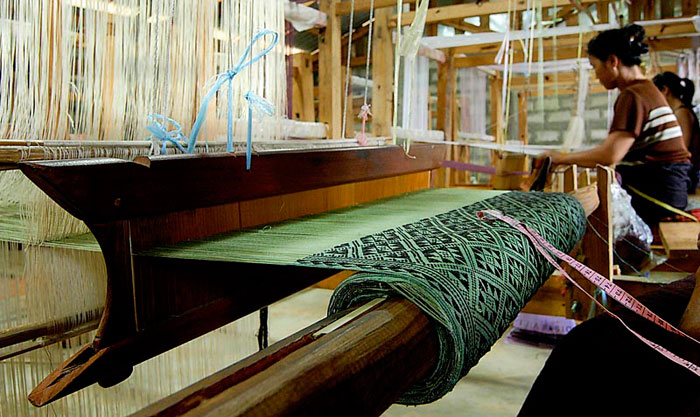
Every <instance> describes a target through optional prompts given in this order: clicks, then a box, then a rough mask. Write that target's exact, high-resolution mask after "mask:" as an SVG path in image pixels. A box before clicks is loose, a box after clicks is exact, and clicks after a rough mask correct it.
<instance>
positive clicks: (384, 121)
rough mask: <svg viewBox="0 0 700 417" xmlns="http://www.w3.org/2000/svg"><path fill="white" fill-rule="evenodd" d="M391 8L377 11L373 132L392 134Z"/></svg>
mask: <svg viewBox="0 0 700 417" xmlns="http://www.w3.org/2000/svg"><path fill="white" fill-rule="evenodd" d="M390 15H391V10H387V9H379V10H377V11H376V12H375V15H374V16H375V18H374V28H373V34H372V38H373V39H372V102H371V106H372V108H371V109H372V118H371V122H372V133H373V134H374V135H375V136H390V135H391V124H392V114H393V106H392V105H393V98H392V97H393V94H392V85H393V82H394V80H393V78H392V75H393V68H394V50H393V43H392V38H391V31H390V30H389V16H390Z"/></svg>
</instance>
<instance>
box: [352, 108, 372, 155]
mask: <svg viewBox="0 0 700 417" xmlns="http://www.w3.org/2000/svg"><path fill="white" fill-rule="evenodd" d="M369 107H370V105H369V104H367V103H365V104H363V105H362V107H361V108H360V114H358V115H357V117H359V118H360V119H362V131H361V132H359V133H358V134H357V135H355V139H357V143H359V144H360V146H365V145H367V141H368V140H369V138H368V137H367V134H366V133H365V125H366V124H367V119H368V118H369V116H372V113H371V112H370V111H369Z"/></svg>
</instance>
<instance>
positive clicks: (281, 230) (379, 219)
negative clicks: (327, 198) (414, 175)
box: [145, 188, 503, 265]
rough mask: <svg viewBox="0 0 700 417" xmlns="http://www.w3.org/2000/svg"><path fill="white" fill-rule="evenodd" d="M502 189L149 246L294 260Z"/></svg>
mask: <svg viewBox="0 0 700 417" xmlns="http://www.w3.org/2000/svg"><path fill="white" fill-rule="evenodd" d="M502 193H503V192H501V191H491V190H469V189H459V188H435V189H426V190H421V191H416V192H413V193H410V194H404V195H400V196H396V197H391V198H386V199H382V200H377V201H372V202H369V203H363V204H359V205H356V206H353V207H348V208H343V209H339V210H333V211H330V212H326V213H321V214H315V215H311V216H306V217H301V218H298V219H292V220H287V221H283V222H279V223H274V224H270V225H265V226H259V227H252V228H249V229H244V230H237V231H235V232H230V233H223V234H219V235H215V236H210V237H207V238H204V239H198V240H196V241H190V242H182V243H177V244H174V245H169V246H163V247H159V248H157V249H153V250H149V251H148V252H146V253H145V255H148V256H158V257H164V258H180V259H199V260H211V261H224V262H242V263H260V264H268V265H290V264H293V263H295V262H296V260H297V259H300V258H303V257H306V256H309V255H312V254H314V253H317V252H320V251H323V250H325V249H328V248H331V247H333V246H335V245H339V244H341V243H345V242H350V241H353V240H355V239H359V238H361V237H362V236H366V235H368V234H371V233H376V232H377V231H379V230H385V229H390V228H393V227H398V226H401V225H404V224H407V223H412V222H415V221H417V220H420V219H422V218H425V217H430V216H435V215H438V214H440V213H445V212H447V211H450V210H453V209H456V208H459V207H462V206H464V205H465V204H472V203H475V202H477V201H481V200H484V199H486V198H489V197H493V196H495V195H499V194H502Z"/></svg>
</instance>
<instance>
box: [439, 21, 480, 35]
mask: <svg viewBox="0 0 700 417" xmlns="http://www.w3.org/2000/svg"><path fill="white" fill-rule="evenodd" d="M441 24H443V25H445V26H450V27H453V28H455V29H457V30H462V31H464V32H470V33H484V32H491V29H489V28H488V27H485V28H484V27H481V26H477V25H473V24H471V23H467V22H465V21H464V20H459V19H455V20H446V21H444V22H442V23H441Z"/></svg>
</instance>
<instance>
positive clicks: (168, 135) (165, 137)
mask: <svg viewBox="0 0 700 417" xmlns="http://www.w3.org/2000/svg"><path fill="white" fill-rule="evenodd" d="M170 18H171V19H172V22H171V27H170V31H168V41H167V45H166V48H167V49H166V60H165V61H166V63H167V64H166V66H165V77H164V79H165V85H166V87H165V100H164V104H163V110H167V107H168V103H169V102H170V82H169V81H168V79H169V77H170V44H171V42H172V33H173V30H172V26H173V25H174V24H175V2H172V3H171V7H170ZM158 21H159V18H158V14H157V13H156V17H155V25H156V28H155V31H156V36H155V38H156V53H155V56H156V58H155V62H154V68H156V75H157V74H158V68H159V65H158V52H157V51H158ZM153 84H154V85H155V86H156V87H157V83H155V82H154V83H153ZM156 91H157V88H156V89H154V90H153V107H154V108H155V107H156V99H157V94H156ZM162 113H163V114H165V113H167V111H163V112H162ZM147 120H148V122H149V123H150V124H149V125H148V126H146V129H148V131H150V132H151V141H152V143H151V149H150V150H149V152H148V154H149V155H152V154H154V153H156V151H159V152H160V153H161V154H165V153H166V151H167V149H166V145H167V142H171V143H173V144H174V145H175V146H176V147H177V148H178V149H180V150H181V151H182V152H185V149H184V147H183V142H186V141H187V138H186V137H185V135H184V134H183V133H182V127H181V126H180V124H179V123H177V122H176V121H175V120H173V119H171V118H170V117H167V116H164V115H162V114H158V113H151V114H149V115H148V116H147ZM168 123H170V124H171V125H172V126H173V127H175V129H174V130H168V129H167V124H168ZM156 140H158V144H159V145H160V146H156Z"/></svg>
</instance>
